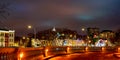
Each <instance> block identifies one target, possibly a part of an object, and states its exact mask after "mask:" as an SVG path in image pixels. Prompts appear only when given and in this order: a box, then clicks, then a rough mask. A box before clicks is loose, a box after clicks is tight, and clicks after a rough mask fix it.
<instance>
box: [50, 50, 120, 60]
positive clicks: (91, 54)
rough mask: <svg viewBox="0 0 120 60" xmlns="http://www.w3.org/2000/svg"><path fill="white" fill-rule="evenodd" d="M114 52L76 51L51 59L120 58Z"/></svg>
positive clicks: (92, 59)
mask: <svg viewBox="0 0 120 60" xmlns="http://www.w3.org/2000/svg"><path fill="white" fill-rule="evenodd" d="M113 54H114V53H112V52H111V53H101V52H86V53H75V54H70V55H62V56H57V57H54V58H51V59H49V60H120V58H118V57H115V56H114V55H113Z"/></svg>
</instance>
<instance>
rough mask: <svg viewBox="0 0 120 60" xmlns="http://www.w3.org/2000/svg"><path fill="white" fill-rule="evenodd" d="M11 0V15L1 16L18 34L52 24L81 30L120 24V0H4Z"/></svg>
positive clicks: (42, 28) (119, 25)
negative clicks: (30, 27)
mask: <svg viewBox="0 0 120 60" xmlns="http://www.w3.org/2000/svg"><path fill="white" fill-rule="evenodd" d="M4 2H10V3H11V4H10V6H9V8H10V16H9V17H8V18H7V19H1V21H2V22H3V23H4V25H5V26H7V27H8V28H10V29H15V30H16V34H17V35H26V33H29V32H32V31H33V30H32V29H31V30H30V29H27V25H32V26H33V27H36V28H37V31H41V30H45V29H49V28H52V27H54V26H55V27H58V28H68V29H72V30H76V31H78V33H79V32H80V31H81V28H87V27H98V28H100V29H101V30H103V29H104V30H107V29H110V30H116V29H118V28H120V0H4Z"/></svg>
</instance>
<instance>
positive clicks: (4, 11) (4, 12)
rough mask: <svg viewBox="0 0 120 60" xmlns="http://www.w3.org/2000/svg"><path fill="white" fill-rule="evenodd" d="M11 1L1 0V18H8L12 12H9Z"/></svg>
mask: <svg viewBox="0 0 120 60" xmlns="http://www.w3.org/2000/svg"><path fill="white" fill-rule="evenodd" d="M9 6H10V3H9V2H3V0H0V18H5V19H6V18H7V17H8V16H9V15H10V13H9Z"/></svg>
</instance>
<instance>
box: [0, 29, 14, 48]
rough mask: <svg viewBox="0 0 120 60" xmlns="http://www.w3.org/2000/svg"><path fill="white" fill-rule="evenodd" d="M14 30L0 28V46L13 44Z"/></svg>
mask: <svg viewBox="0 0 120 60" xmlns="http://www.w3.org/2000/svg"><path fill="white" fill-rule="evenodd" d="M14 37H15V31H14V30H0V47H12V46H14Z"/></svg>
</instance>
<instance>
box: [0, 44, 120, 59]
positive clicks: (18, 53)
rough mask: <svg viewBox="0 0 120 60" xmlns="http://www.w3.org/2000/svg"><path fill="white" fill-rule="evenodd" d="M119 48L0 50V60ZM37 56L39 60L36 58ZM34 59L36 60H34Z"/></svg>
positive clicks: (116, 48) (64, 47)
mask: <svg viewBox="0 0 120 60" xmlns="http://www.w3.org/2000/svg"><path fill="white" fill-rule="evenodd" d="M119 50H120V48H119V47H85V46H84V47H83V46H62V47H61V46H57V47H40V48H0V60H26V59H27V60H33V59H34V60H37V59H43V58H45V57H50V56H55V55H59V54H71V53H76V52H77V53H79V52H80V53H81V52H94V51H95V52H118V51H119ZM38 56H39V58H38ZM35 58H36V59H35Z"/></svg>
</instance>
